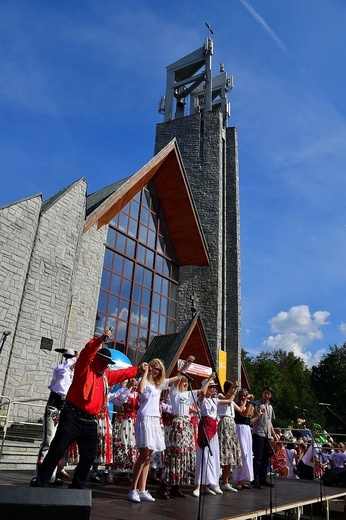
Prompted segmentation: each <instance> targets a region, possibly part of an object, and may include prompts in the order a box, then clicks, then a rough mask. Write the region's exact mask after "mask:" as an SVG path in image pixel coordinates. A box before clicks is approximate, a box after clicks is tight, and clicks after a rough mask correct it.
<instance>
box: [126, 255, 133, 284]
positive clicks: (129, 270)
mask: <svg viewBox="0 0 346 520" xmlns="http://www.w3.org/2000/svg"><path fill="white" fill-rule="evenodd" d="M133 265H134V263H133V262H132V261H131V260H127V258H126V259H124V276H126V278H129V279H130V280H131V279H132V276H133Z"/></svg>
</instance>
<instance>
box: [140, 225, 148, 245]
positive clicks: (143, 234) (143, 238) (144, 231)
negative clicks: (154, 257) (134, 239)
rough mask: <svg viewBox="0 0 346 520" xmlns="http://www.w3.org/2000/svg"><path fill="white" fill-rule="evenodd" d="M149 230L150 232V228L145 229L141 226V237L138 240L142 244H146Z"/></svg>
mask: <svg viewBox="0 0 346 520" xmlns="http://www.w3.org/2000/svg"><path fill="white" fill-rule="evenodd" d="M147 230H148V228H146V227H144V226H142V225H140V226H139V237H138V239H139V240H140V241H141V242H143V243H144V244H145V243H146V241H147Z"/></svg>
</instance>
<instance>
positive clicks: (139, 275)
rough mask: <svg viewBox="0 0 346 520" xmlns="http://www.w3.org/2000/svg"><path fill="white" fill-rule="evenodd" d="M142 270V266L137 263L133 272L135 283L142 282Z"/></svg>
mask: <svg viewBox="0 0 346 520" xmlns="http://www.w3.org/2000/svg"><path fill="white" fill-rule="evenodd" d="M143 272H144V268H143V267H141V266H140V265H137V266H136V274H135V281H136V282H137V283H140V284H142V281H143Z"/></svg>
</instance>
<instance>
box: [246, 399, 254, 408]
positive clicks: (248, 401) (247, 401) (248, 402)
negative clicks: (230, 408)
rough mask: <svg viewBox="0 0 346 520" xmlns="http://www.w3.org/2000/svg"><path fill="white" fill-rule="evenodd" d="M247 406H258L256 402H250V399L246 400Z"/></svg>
mask: <svg viewBox="0 0 346 520" xmlns="http://www.w3.org/2000/svg"><path fill="white" fill-rule="evenodd" d="M246 404H252V406H256V404H255V402H254V401H250V400H249V399H246Z"/></svg>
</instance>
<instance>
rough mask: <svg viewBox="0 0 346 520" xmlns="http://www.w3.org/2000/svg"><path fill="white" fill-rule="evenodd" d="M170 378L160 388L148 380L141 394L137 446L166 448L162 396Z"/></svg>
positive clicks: (158, 449)
mask: <svg viewBox="0 0 346 520" xmlns="http://www.w3.org/2000/svg"><path fill="white" fill-rule="evenodd" d="M168 385H169V379H166V380H165V383H164V385H163V386H161V387H160V388H157V387H156V386H155V385H153V384H152V383H150V382H149V381H147V382H146V385H145V388H144V391H143V393H141V394H140V395H139V409H138V412H137V419H136V444H137V448H149V449H150V450H153V451H163V450H164V449H165V439H164V433H163V430H162V426H161V423H160V415H161V414H160V397H161V392H162V390H166V389H167V388H168Z"/></svg>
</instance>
